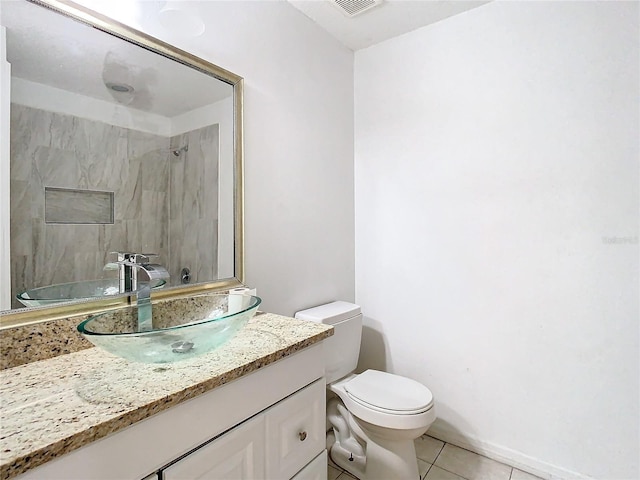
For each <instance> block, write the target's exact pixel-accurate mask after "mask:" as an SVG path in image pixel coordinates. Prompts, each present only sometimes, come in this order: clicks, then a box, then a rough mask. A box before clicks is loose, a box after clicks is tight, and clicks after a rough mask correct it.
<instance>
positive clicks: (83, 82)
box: [0, 0, 233, 118]
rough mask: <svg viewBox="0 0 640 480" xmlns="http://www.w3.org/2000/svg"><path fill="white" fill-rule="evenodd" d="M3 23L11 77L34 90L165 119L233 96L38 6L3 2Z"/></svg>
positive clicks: (176, 66)
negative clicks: (119, 88) (123, 88)
mask: <svg viewBox="0 0 640 480" xmlns="http://www.w3.org/2000/svg"><path fill="white" fill-rule="evenodd" d="M0 1H3V0H0ZM0 23H1V24H2V25H3V26H5V27H6V29H7V60H8V61H9V63H11V74H12V76H13V77H17V78H20V79H23V80H27V81H30V82H34V83H35V84H41V85H47V86H49V87H54V88H57V89H61V90H65V91H68V92H74V93H75V94H78V95H81V96H84V97H90V98H94V99H97V100H103V101H106V102H110V103H118V104H121V105H127V106H128V107H129V108H133V109H136V110H140V111H144V112H148V113H153V114H156V115H161V116H163V117H167V118H173V117H176V116H178V115H182V114H185V113H188V112H191V111H192V110H195V109H197V108H200V107H203V106H206V105H210V104H213V103H215V102H217V101H219V100H221V99H224V98H227V97H229V96H231V95H232V94H233V87H232V86H231V85H228V84H227V83H224V82H222V81H219V80H217V79H215V78H212V77H211V76H209V75H206V74H203V73H201V72H199V71H197V70H195V69H191V68H186V67H184V66H183V65H182V64H179V63H177V62H175V61H173V60H169V59H167V58H165V57H163V56H161V55H157V54H155V53H150V52H149V51H147V50H144V49H142V48H140V47H138V46H136V45H134V44H131V43H129V42H124V41H122V40H120V39H119V38H116V37H114V36H111V35H108V34H106V33H103V32H100V31H98V30H96V29H93V28H91V27H89V26H87V25H85V24H82V23H80V22H76V21H74V20H72V19H70V18H67V17H65V16H63V15H59V14H57V13H55V12H53V11H51V10H49V9H47V8H42V7H41V6H39V5H35V4H32V3H29V2H5V1H3V3H2V11H1V15H0ZM110 84H124V85H127V86H130V87H132V90H133V91H132V92H131V93H119V92H115V91H113V90H112V89H110V88H109V85H110ZM177 85H179V86H180V88H177V87H176V86H177Z"/></svg>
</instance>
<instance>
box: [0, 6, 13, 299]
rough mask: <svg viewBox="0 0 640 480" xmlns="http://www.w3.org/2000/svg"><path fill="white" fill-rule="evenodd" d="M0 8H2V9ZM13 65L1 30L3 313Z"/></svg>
mask: <svg viewBox="0 0 640 480" xmlns="http://www.w3.org/2000/svg"><path fill="white" fill-rule="evenodd" d="M0 8H1V7H0ZM10 112H11V65H9V63H8V62H7V56H6V30H5V28H4V27H0V198H2V199H3V201H2V204H1V205H0V310H9V309H10V308H11V235H10V233H11V221H10V208H9V202H8V201H7V199H8V198H9V190H10V181H9V170H10V163H11V162H10V161H9V158H10V157H9V154H10V151H9V150H10V146H9V123H10Z"/></svg>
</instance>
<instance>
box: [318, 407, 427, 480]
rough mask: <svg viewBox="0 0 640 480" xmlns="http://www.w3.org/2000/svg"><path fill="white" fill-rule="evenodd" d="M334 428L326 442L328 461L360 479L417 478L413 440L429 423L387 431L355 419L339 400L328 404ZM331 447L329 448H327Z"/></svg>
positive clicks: (413, 479)
mask: <svg viewBox="0 0 640 480" xmlns="http://www.w3.org/2000/svg"><path fill="white" fill-rule="evenodd" d="M327 418H328V419H329V422H330V424H331V425H332V427H333V432H330V433H329V434H328V443H329V442H330V441H332V439H331V436H332V435H333V436H334V437H335V441H333V443H332V445H329V444H327V448H328V450H329V456H330V458H331V460H332V461H333V462H334V463H335V464H336V465H338V466H339V467H341V468H343V469H344V470H346V471H347V472H349V473H350V474H351V475H353V476H355V477H356V478H358V479H360V480H389V479H394V480H417V479H419V478H420V474H419V472H418V461H417V459H416V451H415V446H414V443H413V441H414V440H415V439H416V438H418V437H419V436H420V435H422V434H423V433H424V432H425V431H426V430H427V428H428V426H426V427H423V428H419V429H412V430H407V431H399V430H390V429H386V428H381V427H378V426H376V425H371V424H368V423H367V422H364V421H362V420H360V419H357V418H355V417H354V416H353V415H352V414H351V413H350V412H349V411H348V410H347V409H346V407H345V406H344V405H343V404H342V402H341V401H340V400H339V399H336V398H334V399H331V400H330V401H329V403H328V405H327ZM329 447H330V448H329Z"/></svg>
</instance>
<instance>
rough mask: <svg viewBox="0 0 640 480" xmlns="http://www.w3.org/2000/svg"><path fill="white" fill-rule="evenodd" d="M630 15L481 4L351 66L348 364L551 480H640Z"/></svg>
mask: <svg viewBox="0 0 640 480" xmlns="http://www.w3.org/2000/svg"><path fill="white" fill-rule="evenodd" d="M638 5H639V4H638V3H637V2H627V3H623V2H603V3H597V2H492V3H490V4H488V5H485V6H482V7H479V8H477V9H474V10H471V11H469V12H467V13H464V14H461V15H458V16H456V17H453V18H450V19H447V20H444V21H442V22H439V23H437V24H434V25H432V26H429V27H425V28H422V29H420V30H417V31H414V32H412V33H409V34H407V35H404V36H401V37H397V38H395V39H391V40H389V41H386V42H384V43H381V44H378V45H376V46H373V47H371V48H369V49H366V50H361V51H358V52H357V53H356V56H355V97H356V98H355V111H356V113H355V138H356V142H355V162H356V301H357V302H358V303H359V304H360V305H362V308H363V311H364V313H365V315H366V317H367V318H366V320H365V322H366V325H367V328H368V329H367V331H366V337H365V346H364V351H363V364H365V365H375V366H378V367H385V366H386V367H387V368H388V369H389V370H391V371H394V372H398V373H400V374H405V375H407V376H409V377H412V378H415V379H417V380H419V381H421V382H423V383H425V384H426V385H428V386H429V387H430V388H431V389H432V391H433V393H434V396H435V398H436V401H437V413H438V416H439V420H438V421H437V423H436V424H435V425H434V427H433V428H432V432H434V433H435V434H437V435H439V436H442V437H443V438H445V439H450V440H455V441H456V442H459V443H463V444H467V445H470V446H472V447H474V448H476V449H478V450H481V451H485V452H488V453H489V454H490V455H492V456H494V457H497V458H507V459H510V461H512V462H515V463H516V464H517V465H521V466H524V467H525V468H526V469H528V470H529V471H534V472H538V473H540V472H546V476H547V477H549V476H551V475H555V476H557V477H559V478H571V477H573V476H576V477H578V476H580V475H584V476H590V477H594V478H599V479H637V478H639V477H640V471H639V467H638V452H639V451H640V446H639V444H638V427H639V421H638V420H639V405H640V399H639V394H638V390H639V385H638V384H639V378H640V372H639V354H638V352H639V347H638V339H639V336H638V334H639V331H638V323H639V322H638V318H639V312H638V259H639V256H638V218H639V212H638V193H639V189H638V171H639V170H638V167H639V164H638V159H639V150H638V139H639V138H640V137H639V133H640V130H639V119H638V117H639V114H638V108H639V105H640V103H639V102H640V99H639V98H638V85H639V78H638V71H639V65H638V58H639V51H638V45H639V34H638V18H639V11H638Z"/></svg>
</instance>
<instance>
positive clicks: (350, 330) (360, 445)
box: [295, 302, 436, 480]
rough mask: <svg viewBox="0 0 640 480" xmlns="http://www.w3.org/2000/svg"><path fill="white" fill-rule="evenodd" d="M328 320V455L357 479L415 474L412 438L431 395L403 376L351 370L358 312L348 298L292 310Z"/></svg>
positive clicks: (431, 416) (410, 478)
mask: <svg viewBox="0 0 640 480" xmlns="http://www.w3.org/2000/svg"><path fill="white" fill-rule="evenodd" d="M295 316H296V318H299V319H301V320H310V321H314V322H321V323H326V324H329V325H332V326H333V328H334V334H333V336H332V337H329V338H328V339H327V340H325V341H324V352H325V374H326V378H327V388H328V389H329V390H330V391H331V392H334V393H335V394H336V395H337V396H338V398H335V397H334V398H332V399H330V400H329V401H328V403H327V419H328V421H329V423H330V424H331V426H332V427H333V428H332V431H330V432H329V433H328V434H327V446H328V448H329V455H330V457H331V459H332V460H333V461H334V462H335V463H336V464H337V465H339V466H340V467H342V468H344V469H345V470H347V471H348V472H349V473H351V474H352V475H354V476H355V477H357V478H359V479H360V480H374V479H375V480H391V479H394V480H404V479H407V480H416V479H418V478H419V477H420V476H419V473H418V463H417V460H416V452H415V447H414V444H413V441H414V440H415V439H416V438H418V437H419V436H420V435H422V434H423V433H424V432H426V431H427V429H428V428H429V426H431V424H432V423H433V421H434V420H435V418H436V417H435V411H434V406H433V395H432V394H431V392H430V391H429V389H428V388H427V387H425V386H424V385H422V384H420V383H418V382H416V381H414V380H411V379H409V378H405V377H401V376H399V375H393V374H390V373H385V372H380V371H377V370H367V371H365V372H363V373H361V374H359V375H356V374H354V373H353V371H354V370H355V368H356V365H357V363H358V355H359V354H360V338H361V336H362V313H361V312H360V307H359V306H358V305H354V304H353V303H347V302H333V303H328V304H326V305H320V306H318V307H314V308H310V309H308V310H303V311H301V312H298V313H296V315H295Z"/></svg>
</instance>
